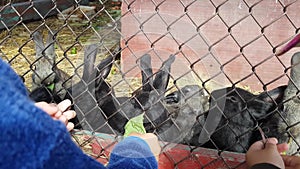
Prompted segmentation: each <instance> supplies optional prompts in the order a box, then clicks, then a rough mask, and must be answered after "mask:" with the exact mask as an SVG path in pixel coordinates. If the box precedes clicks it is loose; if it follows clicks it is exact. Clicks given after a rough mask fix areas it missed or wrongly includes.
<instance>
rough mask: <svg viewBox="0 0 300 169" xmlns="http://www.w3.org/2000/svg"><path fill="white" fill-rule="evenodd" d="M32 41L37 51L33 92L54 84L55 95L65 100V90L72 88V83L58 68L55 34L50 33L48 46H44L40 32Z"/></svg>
mask: <svg viewBox="0 0 300 169" xmlns="http://www.w3.org/2000/svg"><path fill="white" fill-rule="evenodd" d="M32 39H33V41H34V43H35V49H36V56H35V59H36V60H35V63H34V72H33V74H32V81H33V83H32V90H34V89H36V88H37V87H40V86H49V85H51V84H53V83H54V89H53V90H54V93H56V94H57V95H58V96H59V97H60V98H61V99H63V98H64V97H65V94H66V90H65V89H66V88H69V87H70V86H71V83H70V82H69V81H68V79H69V78H70V76H69V75H68V74H67V73H66V72H64V71H62V70H61V69H59V68H57V66H56V63H55V59H56V54H55V48H54V43H55V37H54V35H53V33H52V32H51V31H49V32H48V37H47V40H46V44H44V42H43V37H42V35H41V33H40V32H38V31H36V32H34V33H33V35H32Z"/></svg>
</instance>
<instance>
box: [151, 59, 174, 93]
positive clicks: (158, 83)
mask: <svg viewBox="0 0 300 169" xmlns="http://www.w3.org/2000/svg"><path fill="white" fill-rule="evenodd" d="M174 60H175V55H170V57H169V58H168V59H167V60H166V61H165V62H164V63H163V64H162V66H161V68H160V69H159V71H158V72H157V74H156V76H155V79H154V82H153V86H154V88H155V89H158V91H160V92H164V90H165V89H166V88H167V86H168V83H169V79H170V75H169V73H170V71H171V65H172V63H173V62H174Z"/></svg>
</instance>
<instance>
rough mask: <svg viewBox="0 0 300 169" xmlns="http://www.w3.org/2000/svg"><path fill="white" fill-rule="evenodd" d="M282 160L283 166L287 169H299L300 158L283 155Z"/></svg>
mask: <svg viewBox="0 0 300 169" xmlns="http://www.w3.org/2000/svg"><path fill="white" fill-rule="evenodd" d="M282 159H283V161H284V164H285V166H286V168H287V169H288V168H289V167H290V168H293V169H299V168H300V157H299V156H287V155H283V156H282Z"/></svg>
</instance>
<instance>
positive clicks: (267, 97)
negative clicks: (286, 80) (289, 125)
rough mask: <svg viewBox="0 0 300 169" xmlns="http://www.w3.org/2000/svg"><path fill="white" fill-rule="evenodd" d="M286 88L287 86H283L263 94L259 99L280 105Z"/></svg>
mask: <svg viewBox="0 0 300 169" xmlns="http://www.w3.org/2000/svg"><path fill="white" fill-rule="evenodd" d="M286 87H287V86H286V85H283V86H279V87H277V88H275V89H273V90H270V91H266V92H263V93H261V94H260V95H259V98H260V99H262V100H264V101H266V102H269V103H274V101H275V102H276V103H280V102H281V101H282V100H283V97H284V91H285V89H286Z"/></svg>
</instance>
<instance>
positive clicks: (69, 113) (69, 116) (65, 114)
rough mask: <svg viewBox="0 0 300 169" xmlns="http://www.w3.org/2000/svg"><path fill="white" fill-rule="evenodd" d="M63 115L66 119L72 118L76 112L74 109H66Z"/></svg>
mask: <svg viewBox="0 0 300 169" xmlns="http://www.w3.org/2000/svg"><path fill="white" fill-rule="evenodd" d="M63 115H64V116H65V117H66V118H67V119H68V120H70V119H73V118H74V117H75V116H76V112H75V111H74V110H68V111H65V112H64V113H63Z"/></svg>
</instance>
